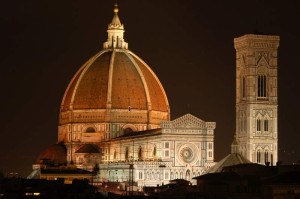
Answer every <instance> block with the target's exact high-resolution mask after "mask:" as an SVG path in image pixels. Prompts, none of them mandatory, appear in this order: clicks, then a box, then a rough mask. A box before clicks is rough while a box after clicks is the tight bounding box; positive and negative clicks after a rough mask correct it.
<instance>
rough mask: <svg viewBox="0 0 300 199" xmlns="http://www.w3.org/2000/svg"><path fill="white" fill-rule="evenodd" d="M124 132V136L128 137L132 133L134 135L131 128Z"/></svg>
mask: <svg viewBox="0 0 300 199" xmlns="http://www.w3.org/2000/svg"><path fill="white" fill-rule="evenodd" d="M123 132H124V135H128V134H130V133H133V130H132V129H131V128H126V129H124V130H123Z"/></svg>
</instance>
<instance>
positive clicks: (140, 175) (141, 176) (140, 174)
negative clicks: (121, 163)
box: [139, 172, 143, 180]
mask: <svg viewBox="0 0 300 199" xmlns="http://www.w3.org/2000/svg"><path fill="white" fill-rule="evenodd" d="M139 179H140V180H142V179H143V172H139Z"/></svg>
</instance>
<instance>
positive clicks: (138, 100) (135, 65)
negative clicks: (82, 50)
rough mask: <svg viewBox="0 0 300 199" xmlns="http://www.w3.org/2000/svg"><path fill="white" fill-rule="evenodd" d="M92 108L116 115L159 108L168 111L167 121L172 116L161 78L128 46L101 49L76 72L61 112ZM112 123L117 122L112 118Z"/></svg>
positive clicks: (163, 111) (164, 111)
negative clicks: (128, 48) (120, 111)
mask: <svg viewBox="0 0 300 199" xmlns="http://www.w3.org/2000/svg"><path fill="white" fill-rule="evenodd" d="M89 109H90V110H91V109H92V110H94V109H97V110H100V109H103V110H106V111H108V110H109V111H112V110H115V111H114V113H115V114H117V110H129V109H130V111H134V110H139V111H142V110H144V111H158V112H162V113H165V117H164V119H165V120H169V118H170V116H169V104H168V99H167V96H166V94H165V91H164V89H163V87H162V85H161V83H160V81H159V80H158V78H157V77H156V75H155V74H154V72H153V71H152V70H151V69H150V67H148V66H147V65H146V64H145V63H144V62H143V61H142V60H141V59H140V58H139V57H137V56H136V55H135V54H134V53H132V52H131V51H129V50H125V49H107V50H102V51H100V52H99V53H98V54H96V55H95V56H94V57H92V58H91V59H90V60H89V61H87V62H86V63H85V64H84V65H83V66H82V67H81V68H80V69H79V70H78V72H77V73H76V74H75V75H74V77H73V79H72V81H71V82H70V84H69V86H68V88H67V90H66V92H65V95H64V98H63V101H62V104H61V112H66V111H74V110H89ZM145 117H147V116H146V115H145ZM145 119H146V120H145V121H146V122H147V121H149V120H151V118H148V119H147V118H145ZM98 121H99V122H101V121H106V120H105V118H102V119H99V120H97V122H98ZM110 122H114V121H112V119H111V118H110ZM118 122H121V121H120V120H119V119H118ZM156 123H159V122H156Z"/></svg>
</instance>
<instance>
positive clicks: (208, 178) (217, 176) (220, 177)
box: [193, 172, 241, 180]
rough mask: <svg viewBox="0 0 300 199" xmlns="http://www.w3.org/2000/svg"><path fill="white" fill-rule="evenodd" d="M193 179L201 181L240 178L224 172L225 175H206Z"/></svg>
mask: <svg viewBox="0 0 300 199" xmlns="http://www.w3.org/2000/svg"><path fill="white" fill-rule="evenodd" d="M193 179H201V180H220V179H221V180H239V179H241V176H239V175H238V174H236V173H234V172H226V173H208V174H204V175H201V176H197V177H194V178H193Z"/></svg>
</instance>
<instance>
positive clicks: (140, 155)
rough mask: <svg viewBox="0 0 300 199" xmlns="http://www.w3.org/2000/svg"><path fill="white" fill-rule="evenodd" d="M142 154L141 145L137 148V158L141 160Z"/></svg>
mask: <svg viewBox="0 0 300 199" xmlns="http://www.w3.org/2000/svg"><path fill="white" fill-rule="evenodd" d="M142 156H143V151H142V147H140V148H139V153H138V160H142V158H143V157H142Z"/></svg>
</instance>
